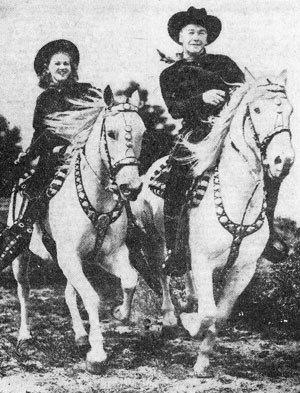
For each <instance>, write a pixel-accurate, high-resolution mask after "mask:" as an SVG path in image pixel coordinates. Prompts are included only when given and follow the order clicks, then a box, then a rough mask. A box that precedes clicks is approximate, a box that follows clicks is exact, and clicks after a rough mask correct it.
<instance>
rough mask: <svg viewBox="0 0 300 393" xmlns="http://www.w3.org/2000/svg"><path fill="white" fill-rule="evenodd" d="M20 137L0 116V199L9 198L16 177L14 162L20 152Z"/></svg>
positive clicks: (18, 130) (17, 130)
mask: <svg viewBox="0 0 300 393" xmlns="http://www.w3.org/2000/svg"><path fill="white" fill-rule="evenodd" d="M20 142H21V136H20V129H19V128H18V127H12V128H11V127H10V124H9V122H8V121H7V120H6V119H5V117H3V116H1V115H0V197H1V196H2V197H3V196H5V197H7V196H9V195H10V192H11V187H12V183H13V181H14V178H15V175H16V166H15V164H14V161H15V160H16V158H17V157H18V155H19V153H20V151H21V145H20Z"/></svg>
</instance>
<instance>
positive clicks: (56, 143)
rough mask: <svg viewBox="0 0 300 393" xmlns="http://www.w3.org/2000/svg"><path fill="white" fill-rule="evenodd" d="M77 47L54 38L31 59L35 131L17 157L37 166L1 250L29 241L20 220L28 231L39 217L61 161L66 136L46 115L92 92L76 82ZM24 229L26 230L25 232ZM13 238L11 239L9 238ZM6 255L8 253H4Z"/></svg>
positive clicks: (69, 106)
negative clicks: (23, 208) (36, 91)
mask: <svg viewBox="0 0 300 393" xmlns="http://www.w3.org/2000/svg"><path fill="white" fill-rule="evenodd" d="M78 64H79V51H78V49H77V47H76V46H75V45H74V44H73V43H72V42H70V41H68V40H63V39H60V40H55V41H51V42H49V43H48V44H46V45H45V46H43V47H42V48H41V49H40V50H39V51H38V53H37V55H36V58H35V60H34V70H35V72H36V74H37V76H38V78H39V86H40V87H41V88H42V89H44V91H43V92H42V93H41V94H40V96H39V97H38V98H37V101H36V107H35V111H34V117H33V128H34V134H33V138H32V141H31V144H30V147H29V149H28V150H27V152H26V153H21V154H20V155H19V158H18V160H17V162H16V163H17V164H20V166H21V168H22V167H23V166H24V167H25V168H28V167H30V163H31V162H32V161H34V160H35V159H36V158H39V160H38V164H37V168H36V171H35V173H34V174H33V176H32V177H31V178H30V179H29V180H28V181H26V186H25V189H24V192H25V193H26V195H27V196H28V198H29V202H28V205H27V208H26V211H25V212H23V214H22V217H21V218H19V219H18V220H17V222H16V223H15V225H13V226H12V227H9V228H6V229H5V230H4V231H3V232H2V233H1V234H0V254H1V250H2V249H3V248H6V249H7V247H8V248H9V247H10V244H13V243H14V242H17V241H18V242H19V243H20V244H18V248H16V247H15V245H13V247H14V249H16V250H17V251H15V254H16V252H18V253H20V252H21V251H22V250H23V249H24V248H25V247H26V246H27V245H28V244H29V242H30V236H27V238H26V239H24V236H23V237H17V236H16V233H15V231H16V229H17V227H18V224H17V223H18V222H19V220H22V224H23V227H25V229H26V228H27V227H28V229H29V230H28V231H27V232H28V233H30V232H31V231H30V228H31V226H32V224H33V223H34V222H35V221H36V219H37V218H38V215H39V214H40V211H41V210H43V209H41V207H42V206H43V205H44V204H45V203H47V198H44V196H45V189H46V187H47V185H48V184H49V182H50V180H51V179H52V177H53V175H54V173H55V169H56V167H57V165H58V164H60V163H62V160H63V159H64V153H65V151H66V148H67V147H68V145H69V144H70V142H69V141H68V140H67V139H64V138H62V137H61V136H59V135H57V134H55V133H54V132H53V131H52V130H51V129H49V127H48V126H47V125H46V124H45V120H46V119H47V117H48V116H49V115H52V114H54V113H56V112H65V111H69V110H73V109H75V108H74V106H73V105H72V103H71V102H70V100H72V99H81V98H84V96H85V95H86V94H88V95H90V96H91V95H95V93H94V89H92V91H91V90H90V89H91V88H92V85H90V84H88V83H79V82H78V74H77V69H78ZM24 233H25V232H24ZM11 240H12V241H11ZM15 254H14V255H11V259H10V260H9V261H8V260H5V261H3V260H1V258H0V267H1V266H5V265H7V264H8V263H10V262H11V261H12V260H13V259H14V258H15V257H16V256H17V255H15ZM5 255H6V256H7V255H8V257H9V253H7V252H6V253H5Z"/></svg>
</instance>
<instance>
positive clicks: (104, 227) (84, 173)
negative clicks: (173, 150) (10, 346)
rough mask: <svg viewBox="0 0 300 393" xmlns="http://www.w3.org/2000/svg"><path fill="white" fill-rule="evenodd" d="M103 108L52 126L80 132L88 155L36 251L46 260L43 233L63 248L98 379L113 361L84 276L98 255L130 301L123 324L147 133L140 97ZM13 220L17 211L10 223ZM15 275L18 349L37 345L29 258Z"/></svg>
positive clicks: (63, 264) (74, 311)
mask: <svg viewBox="0 0 300 393" xmlns="http://www.w3.org/2000/svg"><path fill="white" fill-rule="evenodd" d="M104 101H105V102H103V100H101V99H100V100H93V99H90V100H89V101H88V102H87V103H84V102H81V103H79V104H81V105H86V106H87V108H84V107H83V108H82V107H81V108H80V110H79V111H73V112H70V113H63V114H61V115H60V116H57V117H56V118H55V120H53V119H52V120H51V121H49V124H50V125H53V124H54V126H55V127H54V128H55V129H57V130H58V131H59V132H60V134H61V135H64V136H65V137H68V136H70V134H71V135H72V133H74V132H76V133H77V136H76V137H75V138H71V140H72V139H74V143H75V144H76V143H77V145H83V146H84V148H83V150H81V149H77V150H76V152H75V153H76V154H74V157H73V161H72V163H71V167H70V168H71V169H70V172H69V174H68V176H67V178H66V180H65V182H64V184H63V186H62V188H61V190H60V191H59V192H58V193H57V194H56V195H55V196H54V197H53V198H52V199H51V200H50V203H49V209H48V212H47V216H46V217H45V219H44V220H42V222H38V223H36V225H35V226H34V231H33V236H32V239H31V244H30V249H31V251H32V252H34V253H36V254H38V255H39V254H41V250H42V247H41V228H44V230H46V232H47V233H48V234H49V235H50V236H51V238H52V239H53V240H54V241H55V243H56V251H57V260H58V264H59V266H60V268H61V269H62V271H63V273H64V275H65V276H66V278H67V280H68V281H67V287H66V291H65V295H66V302H67V305H68V307H69V310H70V313H71V316H72V322H73V329H74V332H75V339H76V343H77V344H78V345H79V346H85V345H87V344H88V343H89V345H90V351H89V352H88V353H87V358H86V365H87V369H88V370H89V371H90V372H92V373H100V372H101V366H102V364H103V362H104V361H105V360H106V357H107V355H106V353H105V350H104V348H103V337H102V333H101V329H100V322H99V315H98V313H99V306H100V299H99V296H98V294H97V293H96V291H95V290H94V289H93V287H92V286H91V284H90V282H89V281H88V280H87V278H86V276H85V275H84V273H83V264H84V262H85V260H86V258H87V257H88V256H89V255H90V253H91V252H94V253H95V263H99V264H100V265H101V266H102V267H103V268H104V269H106V270H107V271H109V272H110V273H112V274H114V275H116V276H117V277H119V278H120V280H121V285H122V289H123V295H124V298H123V303H122V305H121V306H119V307H117V309H115V311H114V314H115V316H116V317H117V318H118V319H120V320H126V319H128V318H129V316H130V307H131V301H132V297H133V294H134V291H135V287H136V284H137V273H136V271H135V270H134V269H133V268H132V267H131V265H130V262H129V257H128V249H127V246H126V244H125V240H126V233H127V215H126V212H125V210H124V203H125V201H126V200H128V199H129V200H130V199H132V198H133V199H134V198H136V196H137V194H138V192H139V191H140V188H141V181H140V178H139V173H138V157H139V155H140V151H141V143H142V136H143V133H144V131H145V126H144V124H143V121H142V120H141V118H140V116H139V115H138V113H137V110H138V108H139V104H140V98H139V94H138V92H137V91H136V92H135V93H133V95H132V96H131V98H130V99H128V100H127V102H126V103H119V104H115V103H114V99H113V95H112V92H111V90H110V89H106V90H105V92H104ZM12 216H13V211H12V207H11V211H10V220H11V218H12ZM13 271H14V275H15V278H16V280H17V282H18V296H19V300H20V305H21V326H20V330H19V336H18V341H19V342H23V341H24V340H28V339H30V338H31V333H30V328H29V323H28V315H27V301H28V296H29V283H28V279H27V263H26V259H25V258H24V257H23V256H22V255H20V257H18V258H17V259H16V260H15V261H14V262H13ZM76 292H78V294H79V296H80V297H81V298H82V301H83V304H84V306H85V308H86V310H87V312H88V315H89V322H90V332H89V336H88V334H87V332H86V330H85V327H84V325H83V322H82V320H81V317H80V314H79V311H78V308H77V299H76Z"/></svg>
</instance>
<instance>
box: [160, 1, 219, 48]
mask: <svg viewBox="0 0 300 393" xmlns="http://www.w3.org/2000/svg"><path fill="white" fill-rule="evenodd" d="M189 24H194V25H200V26H202V27H205V28H206V30H207V43H208V44H211V43H212V42H213V41H214V40H215V39H216V38H218V36H219V34H220V32H221V29H222V23H221V21H220V19H219V18H217V17H216V16H213V15H207V12H206V9H205V8H201V9H198V8H195V7H190V8H189V9H188V10H187V11H181V12H177V13H176V14H174V15H173V16H172V17H171V18H170V19H169V22H168V32H169V35H170V37H171V38H172V40H174V41H175V42H176V43H177V44H180V42H179V33H180V30H181V29H182V28H183V27H185V26H187V25H189Z"/></svg>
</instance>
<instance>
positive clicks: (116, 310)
mask: <svg viewBox="0 0 300 393" xmlns="http://www.w3.org/2000/svg"><path fill="white" fill-rule="evenodd" d="M112 316H113V317H114V318H115V319H116V320H117V321H120V322H122V323H124V324H125V323H128V322H129V317H128V316H124V313H123V312H122V311H121V306H117V307H115V308H114V309H113V310H112Z"/></svg>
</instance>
